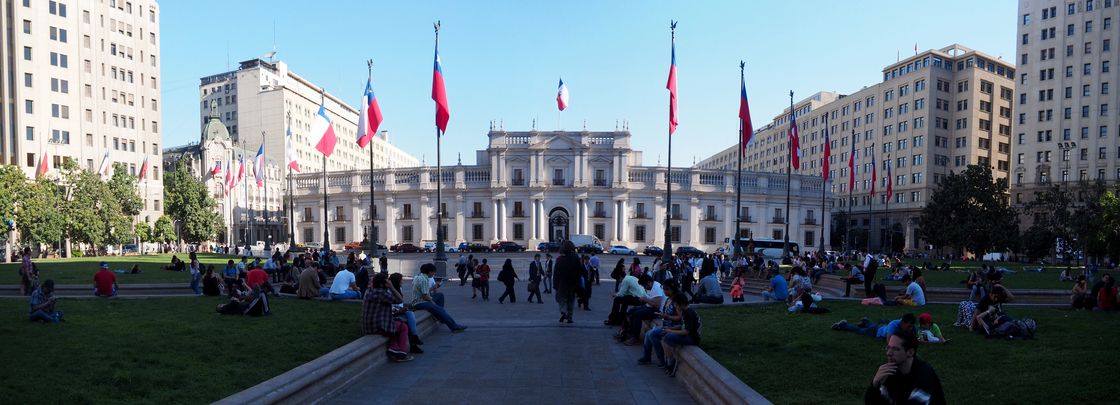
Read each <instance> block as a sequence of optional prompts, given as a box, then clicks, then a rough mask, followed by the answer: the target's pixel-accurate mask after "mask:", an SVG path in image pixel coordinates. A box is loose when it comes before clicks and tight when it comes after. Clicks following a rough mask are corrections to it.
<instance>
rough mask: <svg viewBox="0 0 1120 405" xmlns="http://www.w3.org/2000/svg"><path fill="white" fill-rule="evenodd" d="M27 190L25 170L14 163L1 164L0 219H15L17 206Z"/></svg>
mask: <svg viewBox="0 0 1120 405" xmlns="http://www.w3.org/2000/svg"><path fill="white" fill-rule="evenodd" d="M26 190H27V176H25V175H24V174H23V170H20V168H19V167H16V166H13V165H0V220H3V219H12V220H14V219H15V217H16V210H17V206H18V205H19V201H20V200H22V198H23V195H24V194H25V193H26ZM2 225H3V224H0V227H2ZM0 229H2V228H0Z"/></svg>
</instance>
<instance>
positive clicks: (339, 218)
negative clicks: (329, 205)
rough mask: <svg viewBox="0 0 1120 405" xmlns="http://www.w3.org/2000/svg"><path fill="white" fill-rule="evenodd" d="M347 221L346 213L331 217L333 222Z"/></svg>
mask: <svg viewBox="0 0 1120 405" xmlns="http://www.w3.org/2000/svg"><path fill="white" fill-rule="evenodd" d="M344 221H346V216H345V215H335V216H332V217H331V222H344Z"/></svg>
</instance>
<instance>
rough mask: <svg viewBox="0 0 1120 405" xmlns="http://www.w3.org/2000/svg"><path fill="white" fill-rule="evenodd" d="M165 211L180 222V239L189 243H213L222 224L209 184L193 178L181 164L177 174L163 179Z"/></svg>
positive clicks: (172, 173)
mask: <svg viewBox="0 0 1120 405" xmlns="http://www.w3.org/2000/svg"><path fill="white" fill-rule="evenodd" d="M163 193H164V200H165V201H166V202H167V204H166V205H165V207H164V208H165V209H166V210H165V212H166V213H167V215H169V216H171V218H173V219H174V220H175V221H176V222H178V223H179V225H180V226H179V230H180V232H179V236H180V237H181V238H182V239H183V240H184V241H187V242H192V243H198V242H205V241H208V240H213V239H214V236H215V235H216V234H217V233H218V230H219V229H221V228H222V225H221V224H222V221H221V218H220V216H219V215H218V211H217V203H215V202H214V199H213V198H212V197H210V193H209V192H208V191H207V190H206V185H205V184H204V183H202V181H200V180H199V179H196V178H195V177H194V176H192V175H191V173H190V171H189V170H188V169H187V166H186V165H185V164H183V162H182V161H180V162H179V163H178V164H177V165H176V166H175V170H174V171H170V172H167V173H165V174H164V176H163Z"/></svg>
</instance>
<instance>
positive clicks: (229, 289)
mask: <svg viewBox="0 0 1120 405" xmlns="http://www.w3.org/2000/svg"><path fill="white" fill-rule="evenodd" d="M239 276H240V272H238V271H237V265H235V264H233V259H230V260H229V262H227V263H226V267H225V268H224V269H222V281H223V282H224V283H225V284H226V293H227V294H232V293H233V290H234V289H235V287H237V279H238V277H239Z"/></svg>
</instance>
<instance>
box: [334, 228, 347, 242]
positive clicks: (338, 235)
mask: <svg viewBox="0 0 1120 405" xmlns="http://www.w3.org/2000/svg"><path fill="white" fill-rule="evenodd" d="M334 241H335V243H346V227H344V226H339V227H335V228H334Z"/></svg>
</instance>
